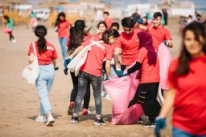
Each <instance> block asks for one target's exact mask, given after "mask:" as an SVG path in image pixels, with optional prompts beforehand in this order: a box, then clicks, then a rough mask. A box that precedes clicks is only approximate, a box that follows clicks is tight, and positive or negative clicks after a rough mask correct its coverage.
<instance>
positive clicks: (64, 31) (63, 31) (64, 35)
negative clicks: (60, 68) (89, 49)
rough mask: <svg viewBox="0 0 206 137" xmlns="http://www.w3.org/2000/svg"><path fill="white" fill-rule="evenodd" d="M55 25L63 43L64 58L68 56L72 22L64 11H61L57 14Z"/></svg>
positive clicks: (61, 43)
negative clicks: (67, 45) (67, 18)
mask: <svg viewBox="0 0 206 137" xmlns="http://www.w3.org/2000/svg"><path fill="white" fill-rule="evenodd" d="M55 26H56V27H57V32H58V38H59V42H60V45H61V50H62V56H63V59H65V58H66V57H67V47H66V44H67V41H68V37H69V29H70V26H71V25H70V22H69V21H68V20H66V15H65V13H64V12H60V13H59V14H58V16H57V19H56V23H55Z"/></svg>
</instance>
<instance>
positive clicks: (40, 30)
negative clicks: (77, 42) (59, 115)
mask: <svg viewBox="0 0 206 137" xmlns="http://www.w3.org/2000/svg"><path fill="white" fill-rule="evenodd" d="M46 34H47V29H46V28H45V26H43V25H39V26H37V27H36V29H35V35H36V36H37V37H38V40H37V41H36V42H34V43H32V44H31V45H30V47H29V51H28V55H29V63H32V62H33V60H34V54H35V51H34V50H36V54H37V58H38V63H39V71H40V73H39V76H38V78H37V80H36V89H37V92H38V95H39V98H40V114H39V116H38V117H37V118H36V121H37V122H43V123H46V125H47V126H52V125H53V123H54V118H53V116H52V107H51V104H50V101H49V97H48V95H49V91H50V90H51V87H52V84H53V80H54V75H55V70H57V69H58V67H57V66H56V59H57V52H56V49H55V47H54V46H53V45H52V44H50V43H49V42H48V41H47V40H46V39H45V36H46ZM33 45H34V47H35V48H33Z"/></svg>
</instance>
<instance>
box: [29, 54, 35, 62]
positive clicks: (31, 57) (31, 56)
mask: <svg viewBox="0 0 206 137" xmlns="http://www.w3.org/2000/svg"><path fill="white" fill-rule="evenodd" d="M33 61H34V54H33V53H31V54H30V55H29V60H28V62H29V64H31V63H32V62H33Z"/></svg>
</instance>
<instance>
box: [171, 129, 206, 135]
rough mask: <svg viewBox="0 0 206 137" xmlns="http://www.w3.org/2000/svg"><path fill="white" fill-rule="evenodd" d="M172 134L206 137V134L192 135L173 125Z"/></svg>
mask: <svg viewBox="0 0 206 137" xmlns="http://www.w3.org/2000/svg"><path fill="white" fill-rule="evenodd" d="M172 136H173V137H206V135H201V136H200V135H192V134H190V133H187V132H185V131H183V130H181V129H178V128H175V127H173V128H172Z"/></svg>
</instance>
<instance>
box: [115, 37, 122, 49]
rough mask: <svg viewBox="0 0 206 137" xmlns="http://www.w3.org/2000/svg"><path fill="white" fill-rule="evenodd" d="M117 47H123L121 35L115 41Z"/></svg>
mask: <svg viewBox="0 0 206 137" xmlns="http://www.w3.org/2000/svg"><path fill="white" fill-rule="evenodd" d="M115 48H122V40H121V36H120V37H118V38H117V40H116V41H115Z"/></svg>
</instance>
